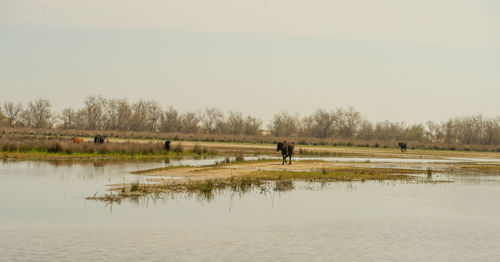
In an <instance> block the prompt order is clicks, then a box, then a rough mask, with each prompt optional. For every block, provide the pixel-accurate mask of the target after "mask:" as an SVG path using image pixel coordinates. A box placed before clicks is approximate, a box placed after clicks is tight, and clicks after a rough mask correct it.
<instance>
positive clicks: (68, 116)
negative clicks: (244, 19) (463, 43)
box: [0, 96, 500, 145]
mask: <svg viewBox="0 0 500 262" xmlns="http://www.w3.org/2000/svg"><path fill="white" fill-rule="evenodd" d="M0 120H1V122H2V123H3V124H4V125H6V126H9V127H11V128H17V127H22V128H61V129H79V130H112V131H138V132H140V131H148V132H179V133H191V134H196V133H205V134H214V135H217V134H229V135H248V136H258V135H270V136H275V137H292V136H293V137H315V138H320V139H321V138H325V139H327V138H336V139H344V140H354V139H356V140H365V141H392V140H400V141H417V142H422V143H448V144H455V143H459V144H464V145H500V117H496V118H485V117H482V116H481V115H473V116H464V117H456V118H450V119H449V120H447V121H442V122H433V121H428V122H426V123H425V124H411V125H409V124H406V123H404V122H390V121H382V122H375V123H374V122H370V121H368V120H367V119H365V118H363V116H362V115H361V113H360V112H358V111H356V110H355V109H354V108H352V107H349V108H337V109H334V110H325V109H318V110H316V111H315V112H314V113H312V114H311V115H308V116H304V117H300V116H299V115H297V114H290V113H288V112H285V111H283V112H279V113H275V114H274V115H273V117H272V118H271V120H270V121H269V122H268V123H267V125H264V122H263V121H262V120H261V119H259V118H257V117H254V116H251V115H245V114H243V113H242V112H235V111H229V112H223V111H222V110H220V109H218V108H215V107H209V108H206V109H204V110H201V111H189V112H183V113H181V112H179V111H178V110H176V109H175V108H174V107H172V106H168V107H166V108H164V107H162V106H161V105H160V104H159V103H158V102H156V101H154V100H143V99H140V100H138V101H136V102H130V101H128V100H127V99H126V98H116V99H108V98H105V97H103V96H89V97H87V98H85V100H84V104H83V107H81V108H65V109H63V110H62V111H61V112H59V113H58V112H54V111H53V110H52V104H51V102H50V101H49V100H47V99H42V98H40V99H36V100H34V101H32V102H30V103H28V104H22V103H14V102H4V103H2V105H1V107H0Z"/></svg>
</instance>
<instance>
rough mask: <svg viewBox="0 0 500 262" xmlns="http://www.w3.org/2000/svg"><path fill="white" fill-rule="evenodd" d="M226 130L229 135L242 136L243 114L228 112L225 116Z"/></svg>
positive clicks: (243, 129)
mask: <svg viewBox="0 0 500 262" xmlns="http://www.w3.org/2000/svg"><path fill="white" fill-rule="evenodd" d="M227 128H228V131H229V134H233V135H240V134H243V132H245V120H244V119H243V113H241V112H233V111H230V112H229V115H228V116H227Z"/></svg>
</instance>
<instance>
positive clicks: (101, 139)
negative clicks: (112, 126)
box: [94, 135, 109, 144]
mask: <svg viewBox="0 0 500 262" xmlns="http://www.w3.org/2000/svg"><path fill="white" fill-rule="evenodd" d="M104 141H108V142H109V140H108V137H107V136H103V135H97V136H95V137H94V144H104Z"/></svg>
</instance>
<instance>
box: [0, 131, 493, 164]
mask: <svg viewBox="0 0 500 262" xmlns="http://www.w3.org/2000/svg"><path fill="white" fill-rule="evenodd" d="M164 141H165V140H158V139H125V138H110V139H109V143H105V144H102V145H99V144H97V145H96V144H94V143H93V137H83V142H81V143H78V144H75V143H73V142H72V141H71V138H70V137H65V136H62V137H61V136H40V135H30V134H28V135H14V134H8V135H2V137H1V138H0V154H1V155H0V157H2V158H3V159H11V158H12V159H96V158H114V159H119V158H137V157H139V158H157V157H168V156H169V155H172V154H175V155H178V154H183V155H202V154H205V155H210V154H211V155H214V154H219V155H234V154H236V153H244V154H247V155H250V154H251V155H258V154H266V155H268V154H276V155H278V154H277V153H276V150H275V149H276V146H275V144H272V143H240V142H209V141H172V144H171V149H172V152H167V151H165V149H164V146H163V143H164ZM295 155H304V156H333V157H345V156H354V157H356V156H358V157H383V158H442V157H460V158H500V152H484V151H457V150H432V149H431V150H429V149H409V150H408V152H407V153H404V154H402V153H400V151H399V149H397V148H381V147H378V148H376V147H355V146H328V145H316V146H313V145H303V144H300V143H298V144H297V146H296V148H295Z"/></svg>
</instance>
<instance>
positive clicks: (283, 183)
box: [87, 170, 413, 203]
mask: <svg viewBox="0 0 500 262" xmlns="http://www.w3.org/2000/svg"><path fill="white" fill-rule="evenodd" d="M411 179H413V178H412V177H410V176H409V175H405V174H388V173H385V172H383V171H379V172H376V170H370V171H369V172H364V171H363V172H361V171H357V170H353V171H337V170H335V171H333V170H321V171H311V172H305V171H301V172H294V171H255V172H253V173H251V174H250V175H246V176H240V177H231V178H229V179H209V180H188V181H170V182H168V183H162V184H138V183H134V184H131V185H128V186H124V187H122V188H121V191H120V193H118V194H107V195H104V196H100V197H96V196H94V197H89V198H87V199H89V200H99V201H104V202H111V203H114V202H121V200H123V199H127V198H137V197H140V196H144V195H149V194H161V193H172V192H174V193H175V192H178V193H179V192H183V193H195V194H198V195H200V196H202V197H204V198H206V199H211V197H212V196H213V193H214V192H215V191H218V190H219V191H220V190H225V189H229V188H230V189H231V190H233V191H235V192H247V191H249V190H251V189H253V188H260V189H261V190H267V189H266V187H265V185H269V183H271V182H272V183H273V186H274V187H273V189H274V190H275V191H285V190H290V189H293V182H292V181H293V180H301V181H315V182H341V181H342V182H351V181H366V180H375V181H385V180H392V181H394V180H400V181H407V180H411ZM267 188H269V187H267Z"/></svg>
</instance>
